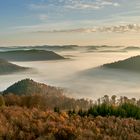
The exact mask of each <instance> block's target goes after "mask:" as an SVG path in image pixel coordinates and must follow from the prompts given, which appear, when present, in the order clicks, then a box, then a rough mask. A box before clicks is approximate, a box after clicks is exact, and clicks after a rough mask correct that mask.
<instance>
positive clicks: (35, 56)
mask: <svg viewBox="0 0 140 140" xmlns="http://www.w3.org/2000/svg"><path fill="white" fill-rule="evenodd" d="M0 58H2V59H5V60H8V61H43V60H44V61H45V60H61V59H65V58H64V57H63V56H60V55H58V54H56V53H55V52H53V51H46V50H36V49H31V50H14V51H3V52H0Z"/></svg>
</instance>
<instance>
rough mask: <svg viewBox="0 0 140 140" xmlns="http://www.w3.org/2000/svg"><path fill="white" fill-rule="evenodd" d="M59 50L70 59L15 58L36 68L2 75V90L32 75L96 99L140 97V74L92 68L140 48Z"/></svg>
mask: <svg viewBox="0 0 140 140" xmlns="http://www.w3.org/2000/svg"><path fill="white" fill-rule="evenodd" d="M58 54H60V55H62V56H65V57H69V58H70V59H66V60H59V61H34V62H13V63H14V64H17V65H20V66H26V67H32V68H33V70H30V71H28V72H23V73H16V74H10V75H2V76H0V90H1V91H2V90H4V89H6V88H7V87H8V86H10V85H12V84H13V83H15V82H17V81H19V80H21V79H25V78H31V79H33V80H35V81H37V82H42V83H45V84H49V85H52V86H57V87H62V88H64V89H66V90H65V94H67V96H69V97H74V98H88V99H93V100H94V99H97V98H99V97H102V96H104V95H106V94H107V95H110V96H111V95H114V94H115V95H117V96H118V97H119V96H127V97H136V98H140V74H137V73H132V72H127V71H118V70H103V69H102V70H101V69H95V70H94V69H93V70H92V72H89V73H88V69H91V68H96V67H98V66H100V65H102V64H105V63H110V62H114V61H117V60H123V59H126V58H129V57H131V56H135V55H138V54H139V52H135V51H131V52H84V51H82V50H81V51H80V50H77V51H61V52H60V51H59V52H58Z"/></svg>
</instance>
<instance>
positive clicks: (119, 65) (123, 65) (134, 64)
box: [102, 55, 140, 72]
mask: <svg viewBox="0 0 140 140" xmlns="http://www.w3.org/2000/svg"><path fill="white" fill-rule="evenodd" d="M102 67H104V68H112V69H123V70H129V71H135V72H140V55H138V56H134V57H131V58H128V59H125V60H121V61H117V62H113V63H109V64H104V65H103V66H102Z"/></svg>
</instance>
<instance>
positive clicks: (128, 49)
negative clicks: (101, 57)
mask: <svg viewBox="0 0 140 140" xmlns="http://www.w3.org/2000/svg"><path fill="white" fill-rule="evenodd" d="M123 50H125V51H131V50H132V51H133V50H134V51H135V50H140V47H134V46H129V47H126V48H124V49H123Z"/></svg>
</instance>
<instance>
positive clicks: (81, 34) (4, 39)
mask: <svg viewBox="0 0 140 140" xmlns="http://www.w3.org/2000/svg"><path fill="white" fill-rule="evenodd" d="M0 19H1V20H0V46H15V45H44V44H49V45H54V44H55V45H63V44H76V45H115V46H116V45H125V46H132V45H133V46H138V45H140V0H1V1H0Z"/></svg>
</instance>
